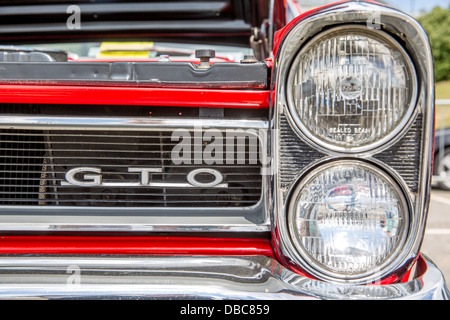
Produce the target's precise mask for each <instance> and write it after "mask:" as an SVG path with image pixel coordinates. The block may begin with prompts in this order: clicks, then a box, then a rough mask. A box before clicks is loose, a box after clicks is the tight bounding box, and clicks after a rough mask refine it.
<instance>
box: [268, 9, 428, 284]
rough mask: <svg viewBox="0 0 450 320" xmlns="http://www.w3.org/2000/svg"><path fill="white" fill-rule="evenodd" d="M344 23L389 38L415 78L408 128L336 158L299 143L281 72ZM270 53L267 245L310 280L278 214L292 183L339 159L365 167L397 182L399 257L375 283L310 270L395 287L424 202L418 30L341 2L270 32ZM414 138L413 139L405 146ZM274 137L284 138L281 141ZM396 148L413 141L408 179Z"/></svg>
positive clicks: (423, 54) (418, 237) (401, 18)
mask: <svg viewBox="0 0 450 320" xmlns="http://www.w3.org/2000/svg"><path fill="white" fill-rule="evenodd" d="M374 19H376V22H377V23H379V25H377V26H376V28H373V27H372V26H373V25H372V24H370V28H369V23H371V22H373V21H374ZM349 24H352V25H361V26H363V27H365V26H367V28H368V29H371V30H370V31H369V32H372V31H373V32H374V33H377V32H383V33H386V34H389V35H391V36H393V37H395V39H396V40H398V42H399V43H401V44H402V47H403V48H404V50H405V51H406V52H407V54H408V55H409V56H410V58H411V60H412V62H413V64H414V67H415V72H416V77H417V99H416V101H415V103H416V104H415V105H414V111H413V113H412V115H411V117H410V122H408V123H407V124H406V127H405V128H403V130H401V131H400V132H399V133H398V134H397V136H396V137H394V139H395V141H387V142H386V144H385V145H380V146H378V147H376V148H372V149H371V150H367V151H365V152H356V153H352V152H344V153H342V152H337V151H334V150H330V149H327V148H325V147H323V146H321V145H318V144H316V143H314V142H313V141H312V140H311V139H309V138H308V137H305V135H304V134H303V133H302V132H300V133H298V132H299V131H300V130H298V128H297V129H296V127H297V126H296V124H295V122H294V120H293V119H292V118H291V117H290V112H289V106H288V98H287V96H286V93H287V89H286V87H287V83H286V79H287V74H288V72H289V70H290V66H291V65H292V63H293V61H294V59H295V57H296V54H297V53H298V52H299V50H300V49H301V48H302V47H303V46H304V45H305V44H306V43H307V42H308V41H309V40H310V39H312V38H314V37H315V36H316V35H320V34H321V33H322V32H324V31H325V30H328V29H331V28H337V27H340V26H344V25H349ZM274 49H275V50H274V53H275V59H274V64H273V75H274V76H273V81H272V84H273V87H272V90H273V106H274V111H273V113H272V115H273V118H272V119H270V123H271V124H272V127H271V130H272V131H271V136H272V144H271V150H272V156H273V159H274V161H273V171H274V172H275V176H274V178H273V179H272V182H273V190H272V198H271V199H269V202H270V203H273V205H274V209H273V224H272V241H273V247H274V248H275V249H276V251H277V256H278V257H279V258H280V260H281V261H282V262H283V263H284V264H285V265H286V266H288V267H289V268H291V269H292V270H294V271H297V272H299V273H303V274H309V275H311V276H313V275H312V273H311V272H310V271H309V270H308V269H307V268H305V267H304V263H303V262H302V257H299V253H298V251H297V250H296V249H295V248H294V244H293V242H292V239H291V238H290V234H289V230H288V224H287V216H286V214H287V210H286V207H288V206H289V202H288V199H290V197H288V196H289V195H290V194H291V193H292V192H294V191H293V190H294V188H295V186H297V185H298V183H301V182H300V180H299V179H301V178H302V177H304V176H305V174H307V172H309V171H310V170H312V169H313V168H315V167H316V166H318V165H320V164H322V163H325V162H329V161H333V160H337V159H344V158H345V159H353V160H361V161H367V162H369V163H371V164H375V165H376V166H378V167H379V168H381V169H382V170H384V171H386V172H387V173H388V174H389V175H390V176H391V177H393V178H394V179H395V180H396V179H397V177H398V178H399V181H397V182H398V184H399V185H400V186H401V187H402V188H404V191H405V197H406V198H407V199H410V208H409V209H410V210H411V211H410V214H409V216H410V225H409V228H408V235H407V239H406V242H405V246H404V248H403V250H402V252H401V255H399V258H397V259H395V261H391V264H390V265H387V266H386V268H385V269H383V270H379V272H378V273H377V275H378V276H379V278H378V279H374V278H373V277H371V278H359V279H351V280H349V281H348V280H345V279H334V278H333V279H332V278H328V277H326V276H325V275H323V274H322V275H320V272H319V271H317V270H316V271H315V273H314V274H316V275H318V276H319V277H321V279H327V280H329V281H330V282H338V283H346V284H347V283H349V284H352V285H362V284H368V283H371V282H372V281H371V279H374V280H373V281H378V280H379V281H385V280H387V281H399V280H400V279H402V277H404V276H405V275H406V274H407V272H408V270H410V269H411V267H412V265H413V264H414V262H415V261H417V259H418V258H419V255H420V248H421V244H422V239H423V235H424V231H425V226H426V219H427V214H428V204H429V200H430V197H429V194H430V190H431V177H432V159H433V130H434V113H435V108H434V72H433V69H434V65H433V56H432V52H431V46H430V44H429V40H428V37H427V35H426V32H425V31H424V30H423V28H422V26H421V25H420V24H419V23H418V22H417V21H416V20H415V19H414V18H412V17H410V16H408V15H406V14H404V13H402V12H400V11H398V10H396V9H392V8H389V7H386V6H383V5H379V4H375V3H368V2H364V1H358V2H355V1H347V2H345V1H344V2H340V3H338V4H334V5H330V6H326V7H323V8H320V9H318V10H315V11H311V12H309V13H307V14H304V15H302V16H300V17H299V18H297V19H296V20H294V21H292V22H291V23H290V24H289V25H288V26H287V27H285V29H283V30H282V31H281V32H279V33H278V38H276V41H275V44H274ZM417 132H419V133H417ZM416 133H417V135H416ZM291 137H292V138H291ZM294 137H295V138H294ZM415 137H417V140H411V139H414V138H415ZM282 138H283V139H285V138H287V139H289V140H288V141H284V140H283V141H282ZM292 141H299V142H300V143H301V145H300V144H299V146H298V148H296V147H294V146H292V145H289V143H292ZM404 143H413V144H414V148H415V149H414V152H416V154H415V159H416V158H417V160H415V161H416V162H414V164H413V165H412V166H414V171H409V169H408V170H407V171H408V172H407V174H410V173H411V174H412V175H411V176H409V175H408V176H405V175H404V173H405V170H403V167H402V164H401V163H400V162H402V161H404V160H405V159H404V158H402V159H400V161H399V163H397V162H395V157H396V155H395V154H393V152H396V150H397V151H398V150H399V148H400V149H401V148H404V146H405V145H404ZM294 155H295V156H296V155H298V156H301V159H300V160H299V161H294V159H293V158H292V156H294ZM302 155H304V156H302ZM307 157H310V159H311V160H310V161H305V159H306V158H307ZM390 158H393V160H394V161H391V160H390ZM387 160H389V161H387ZM405 161H407V160H405ZM388 162H389V163H388ZM287 175H289V177H288V176H287ZM315 277H317V276H315Z"/></svg>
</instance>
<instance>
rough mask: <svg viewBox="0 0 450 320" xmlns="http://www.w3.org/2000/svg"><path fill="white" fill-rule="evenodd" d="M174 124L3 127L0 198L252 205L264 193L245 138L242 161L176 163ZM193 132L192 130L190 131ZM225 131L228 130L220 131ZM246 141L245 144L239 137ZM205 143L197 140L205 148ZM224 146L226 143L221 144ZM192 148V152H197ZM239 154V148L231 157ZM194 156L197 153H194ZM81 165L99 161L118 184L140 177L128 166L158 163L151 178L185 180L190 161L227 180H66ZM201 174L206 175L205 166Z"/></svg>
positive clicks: (26, 202)
mask: <svg viewBox="0 0 450 320" xmlns="http://www.w3.org/2000/svg"><path fill="white" fill-rule="evenodd" d="M172 132H173V129H169V128H161V129H158V130H155V129H152V130H149V131H146V130H142V129H141V128H139V129H138V130H135V131H133V130H130V129H129V128H128V130H109V129H108V130H98V128H97V129H96V130H89V129H85V130H80V128H77V129H75V130H65V129H64V130H63V129H61V128H57V129H53V128H43V129H42V130H30V129H29V128H27V129H21V128H15V129H1V130H0V136H1V138H0V139H1V140H0V141H1V154H0V163H1V167H0V168H1V169H0V204H2V205H13V206H91V207H92V206H94V207H172V208H174V207H175V208H176V207H227V208H239V207H250V206H254V205H256V204H257V203H258V202H259V201H260V200H261V194H262V178H261V174H260V165H259V163H250V162H251V161H250V157H249V154H250V149H249V145H248V144H249V139H246V140H245V139H244V140H242V139H238V138H237V137H236V139H235V140H234V148H235V149H234V151H235V152H236V154H237V153H238V152H239V150H240V151H243V152H244V154H245V158H244V159H245V162H244V163H242V162H240V163H237V161H235V163H233V164H227V163H224V164H213V165H209V164H206V163H205V162H204V161H202V162H201V163H195V164H181V165H180V164H178V165H177V164H174V163H173V161H172V159H171V152H172V149H173V147H174V146H175V145H177V144H178V143H179V142H176V141H175V142H174V141H172V140H171V135H172ZM191 133H192V136H194V132H191ZM224 135H225V134H224ZM242 141H244V144H242ZM206 146H207V144H205V143H202V146H201V147H200V148H201V149H198V150H201V151H195V150H196V149H194V148H193V149H194V151H195V152H203V151H204V150H205V148H206ZM224 148H225V147H224ZM195 152H193V153H192V156H193V157H195ZM235 159H237V155H236V158H235ZM193 162H194V161H193ZM78 167H90V168H98V169H100V170H101V174H102V180H104V181H109V182H114V183H117V184H120V183H121V182H127V183H129V182H130V181H139V179H140V176H139V173H136V172H128V169H129V168H131V167H132V168H160V169H161V172H160V173H152V174H151V180H152V181H153V182H159V183H186V177H187V174H188V173H189V172H191V171H192V170H194V169H199V168H208V169H215V170H217V171H219V172H220V173H221V174H222V176H223V181H224V182H225V183H226V187H225V186H223V187H222V186H220V185H219V186H217V187H214V188H200V187H190V188H186V187H168V188H163V187H159V188H156V187H151V188H149V187H142V186H134V187H132V186H124V187H120V186H117V187H116V186H115V187H104V186H92V187H84V186H73V185H64V184H63V183H62V182H64V181H65V180H66V176H65V175H66V173H67V172H68V171H69V170H71V169H73V168H78ZM198 179H199V180H201V179H205V181H207V180H208V179H211V177H208V176H207V174H205V176H204V177H202V176H201V175H199V177H198Z"/></svg>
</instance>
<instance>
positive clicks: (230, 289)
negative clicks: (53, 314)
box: [0, 256, 450, 300]
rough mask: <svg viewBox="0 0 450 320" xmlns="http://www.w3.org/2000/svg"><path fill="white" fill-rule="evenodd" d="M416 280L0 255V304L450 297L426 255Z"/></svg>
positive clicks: (242, 262) (219, 260)
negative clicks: (344, 280) (367, 282)
mask: <svg viewBox="0 0 450 320" xmlns="http://www.w3.org/2000/svg"><path fill="white" fill-rule="evenodd" d="M425 260H426V263H427V272H426V273H425V274H424V275H423V276H422V277H420V278H418V279H415V280H413V281H410V282H407V283H401V284H393V285H385V286H343V285H336V284H330V283H324V282H320V281H315V280H311V279H308V278H305V277H302V276H299V275H297V274H294V273H292V272H290V271H289V270H287V269H285V268H284V267H283V266H281V265H280V264H279V263H278V262H277V261H276V260H274V259H271V258H268V257H265V256H248V257H204V256H202V257H184V256H183V257H181V256H178V257H162V256H158V257H142V256H133V257H125V256H120V257H118V256H111V257H93V256H84V257H80V256H78V257H66V256H59V257H48V256H46V257H42V256H41V257H17V256H14V257H11V256H8V257H0V298H1V299H24V298H26V299H73V298H79V299H80V298H81V299H116V298H131V299H415V300H429V299H449V297H450V295H449V291H448V288H447V286H446V284H445V280H444V277H443V275H442V273H441V272H440V271H439V270H438V269H437V267H436V266H435V265H434V264H433V263H432V262H431V261H430V260H429V259H428V258H426V257H425Z"/></svg>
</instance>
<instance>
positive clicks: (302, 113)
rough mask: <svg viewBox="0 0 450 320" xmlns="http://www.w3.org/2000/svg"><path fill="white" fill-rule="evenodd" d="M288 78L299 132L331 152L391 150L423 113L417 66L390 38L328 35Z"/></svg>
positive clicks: (362, 30)
mask: <svg viewBox="0 0 450 320" xmlns="http://www.w3.org/2000/svg"><path fill="white" fill-rule="evenodd" d="M308 66H309V67H308ZM287 70H288V74H287V75H286V79H285V81H286V93H285V94H286V97H287V111H288V112H287V113H288V116H289V119H290V122H291V125H292V126H293V128H294V129H296V132H297V133H298V134H299V135H300V136H301V137H302V138H303V139H305V140H306V141H309V143H310V144H311V145H312V146H314V147H316V148H317V147H319V148H320V149H322V150H324V151H328V152H330V151H331V152H335V153H340V154H342V153H346V154H355V153H366V152H370V151H372V150H374V149H377V148H387V147H388V146H390V145H392V144H393V143H395V142H396V141H397V140H398V139H400V138H401V136H402V133H404V132H405V131H406V130H407V129H408V128H409V126H410V125H411V123H412V122H413V120H414V118H415V114H416V113H417V112H416V100H417V92H418V88H417V75H416V72H415V67H414V64H413V62H412V60H411V58H410V57H409V55H408V54H407V53H406V51H405V50H404V49H403V47H402V46H401V45H400V44H399V43H398V42H397V41H396V40H395V39H394V38H393V37H391V36H390V35H388V34H387V33H385V32H383V31H379V30H369V29H367V28H366V27H363V26H355V25H344V26H339V27H335V28H332V29H330V30H327V31H325V32H321V33H319V34H318V35H316V36H315V37H314V38H313V39H311V40H310V41H309V42H308V43H306V44H305V45H304V46H303V47H302V48H301V49H300V50H299V52H298V53H297V54H296V56H295V57H294V59H293V62H292V64H291V66H290V67H289V68H288V69H287ZM294 96H295V97H294Z"/></svg>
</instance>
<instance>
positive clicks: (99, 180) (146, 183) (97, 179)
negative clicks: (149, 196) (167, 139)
mask: <svg viewBox="0 0 450 320" xmlns="http://www.w3.org/2000/svg"><path fill="white" fill-rule="evenodd" d="M128 172H131V173H139V174H140V181H120V182H117V181H105V180H104V179H103V175H102V169H100V168H89V167H79V168H73V169H70V170H69V171H67V173H66V175H65V178H66V180H65V181H61V185H62V186H79V187H117V188H119V187H124V188H126V187H150V188H151V187H153V188H171V187H173V188H227V187H228V184H227V183H222V181H223V175H222V173H220V172H219V171H217V170H215V169H206V168H203V169H195V170H192V171H191V172H189V173H188V174H187V177H186V181H187V183H186V182H184V183H183V182H157V181H152V179H151V174H152V173H161V172H162V168H128ZM200 175H203V176H205V175H212V176H213V177H214V180H212V181H207V182H205V181H200V178H199V177H200Z"/></svg>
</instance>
